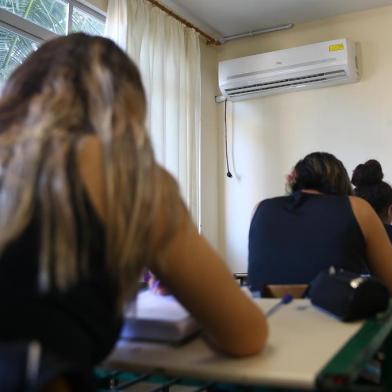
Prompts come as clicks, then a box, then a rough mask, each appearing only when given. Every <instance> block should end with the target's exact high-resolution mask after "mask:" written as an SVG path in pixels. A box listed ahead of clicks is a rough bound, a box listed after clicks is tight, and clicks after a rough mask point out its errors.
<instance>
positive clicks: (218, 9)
mask: <svg viewBox="0 0 392 392" xmlns="http://www.w3.org/2000/svg"><path fill="white" fill-rule="evenodd" d="M161 2H162V3H163V4H164V5H166V6H167V7H169V8H171V9H172V10H173V11H174V12H176V13H177V14H179V15H180V16H182V17H184V18H186V19H187V20H189V21H190V22H192V23H193V24H194V25H196V26H197V27H199V28H200V29H201V30H203V31H205V32H206V33H208V34H210V35H212V36H213V37H215V38H217V39H219V40H221V41H223V40H224V37H228V36H232V35H237V34H243V33H248V32H251V31H257V30H260V29H265V28H271V27H275V26H279V25H284V24H288V23H294V24H297V23H303V22H309V21H312V20H317V19H323V18H328V17H331V16H336V15H340V14H346V13H349V12H354V11H362V10H366V9H370V8H376V7H381V6H386V5H392V0H161Z"/></svg>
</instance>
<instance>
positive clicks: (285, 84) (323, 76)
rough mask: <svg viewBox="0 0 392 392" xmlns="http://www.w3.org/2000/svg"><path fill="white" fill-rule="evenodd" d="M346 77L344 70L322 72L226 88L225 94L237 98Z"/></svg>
mask: <svg viewBox="0 0 392 392" xmlns="http://www.w3.org/2000/svg"><path fill="white" fill-rule="evenodd" d="M346 76H347V74H346V72H345V71H344V70H339V71H331V72H323V73H318V74H314V75H307V76H301V77H296V78H288V79H281V80H276V81H273V82H264V83H257V84H252V85H249V86H246V87H240V88H228V89H226V93H227V95H228V96H229V97H234V96H238V95H240V94H252V93H259V92H263V91H268V90H274V89H280V88H296V87H299V86H303V85H306V84H315V83H317V82H321V81H328V80H332V79H337V78H340V79H343V78H345V77H346Z"/></svg>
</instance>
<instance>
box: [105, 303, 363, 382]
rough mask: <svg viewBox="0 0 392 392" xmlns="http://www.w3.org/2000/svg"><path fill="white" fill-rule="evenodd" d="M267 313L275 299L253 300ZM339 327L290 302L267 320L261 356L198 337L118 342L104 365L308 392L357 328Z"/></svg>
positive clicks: (311, 309) (358, 324)
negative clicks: (230, 352)
mask: <svg viewBox="0 0 392 392" xmlns="http://www.w3.org/2000/svg"><path fill="white" fill-rule="evenodd" d="M256 302H257V303H258V304H259V305H260V307H261V308H262V309H263V310H264V311H266V310H268V309H269V308H271V307H272V306H273V305H274V304H276V303H277V302H278V300H276V299H257V300H256ZM361 325H362V322H356V323H342V322H339V321H338V320H336V319H335V318H333V317H331V316H329V315H328V314H326V313H324V312H322V311H320V310H318V309H317V308H315V307H313V306H312V305H311V304H310V302H309V301H308V300H304V299H301V300H294V301H293V302H292V303H290V304H288V305H284V306H282V307H281V308H280V309H279V310H278V311H277V312H276V313H274V314H273V315H272V316H271V317H270V318H269V326H270V336H269V340H268V344H267V347H266V348H265V349H264V351H263V352H262V353H260V354H259V355H256V356H254V357H251V358H244V359H233V358H228V357H227V356H224V355H221V354H218V353H216V352H215V351H213V350H212V349H211V348H210V347H209V346H208V345H207V344H206V343H205V342H204V340H203V339H202V338H197V339H194V340H192V341H190V342H188V343H186V344H184V345H182V346H180V347H173V346H169V345H165V344H157V343H144V342H143V343H142V342H125V341H120V342H118V344H117V345H116V347H115V349H114V350H113V352H112V353H111V355H110V356H109V357H108V359H107V360H106V361H105V366H109V367H114V368H117V369H123V370H130V371H143V372H153V373H163V374H168V375H175V376H182V377H188V378H189V377H191V378H192V377H193V378H198V379H202V380H215V381H221V382H229V383H238V384H253V385H268V386H276V387H292V388H302V389H312V388H313V387H314V386H315V380H316V377H317V374H318V372H319V371H320V370H321V369H322V368H323V366H324V365H325V364H326V363H327V361H328V360H329V359H331V358H332V356H333V355H334V354H335V353H336V352H337V351H338V350H339V349H340V348H341V347H342V346H343V344H344V343H346V342H347V341H348V340H349V339H350V338H351V337H352V336H353V335H354V334H355V333H356V332H357V331H358V329H359V328H360V327H361Z"/></svg>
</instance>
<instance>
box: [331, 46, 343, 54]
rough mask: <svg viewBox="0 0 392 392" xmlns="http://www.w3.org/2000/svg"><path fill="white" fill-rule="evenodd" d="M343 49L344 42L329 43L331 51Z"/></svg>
mask: <svg viewBox="0 0 392 392" xmlns="http://www.w3.org/2000/svg"><path fill="white" fill-rule="evenodd" d="M343 49H344V44H333V45H329V51H330V52H337V51H338V50H343Z"/></svg>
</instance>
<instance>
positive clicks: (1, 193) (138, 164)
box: [0, 34, 177, 301]
mask: <svg viewBox="0 0 392 392" xmlns="http://www.w3.org/2000/svg"><path fill="white" fill-rule="evenodd" d="M144 117H145V96H144V91H143V87H142V82H141V79H140V75H139V72H138V70H137V68H136V66H135V65H134V64H133V63H132V62H131V61H130V60H129V59H128V58H127V56H126V55H125V54H124V53H123V52H122V51H121V50H120V49H119V48H118V47H117V46H116V45H115V44H114V43H113V42H112V41H110V40H107V39H104V38H100V37H90V36H87V35H85V34H72V35H69V36H67V37H61V38H58V39H55V40H53V41H50V42H48V43H46V44H44V45H43V46H42V47H41V48H40V49H38V51H37V52H35V53H34V54H32V55H31V56H30V58H28V59H27V60H26V62H25V63H24V64H23V65H22V66H20V67H19V68H18V69H17V70H16V71H15V72H14V74H13V75H12V76H11V77H10V79H9V81H8V82H7V84H6V86H5V88H4V91H3V97H2V100H1V102H0V164H1V174H0V180H1V183H0V251H4V249H5V248H6V247H7V245H8V244H10V242H11V241H13V240H14V239H15V238H17V237H18V236H19V235H20V234H21V233H22V232H23V230H24V229H25V228H26V226H27V225H28V223H29V222H30V221H31V219H32V216H33V212H34V211H35V209H36V208H37V206H39V207H40V208H39V211H40V223H41V224H40V227H41V243H40V244H39V249H40V255H39V276H38V282H39V287H40V288H41V289H42V290H48V289H50V288H51V287H57V288H59V289H66V288H68V287H69V286H70V285H72V284H73V283H75V282H76V281H77V280H78V278H79V275H80V271H83V273H87V274H88V272H89V265H88V260H87V256H86V257H85V258H83V260H81V259H80V257H78V255H80V254H83V252H84V253H85V249H79V247H82V248H83V247H84V246H85V244H81V245H80V244H79V245H78V240H77V227H76V222H75V214H74V209H75V208H77V209H79V210H80V211H82V210H83V206H82V205H81V201H80V200H76V202H77V205H76V206H75V205H74V204H75V203H73V202H72V197H71V196H72V195H71V194H72V191H73V189H76V188H77V187H80V186H81V184H80V182H79V181H78V180H77V177H75V181H76V182H75V183H72V184H70V180H69V176H68V172H67V168H68V163H67V162H69V157H70V155H71V153H72V151H73V148H74V145H75V143H76V142H77V140H78V139H79V138H80V137H82V136H84V135H96V137H97V138H98V139H99V141H100V143H101V145H102V151H103V177H104V181H105V188H106V194H105V199H106V211H107V214H106V221H105V229H106V246H105V249H106V255H105V256H106V263H107V268H108V272H109V273H110V274H111V275H112V276H113V279H114V280H115V281H116V285H117V287H118V289H119V300H120V301H122V300H124V299H125V298H127V297H128V296H129V295H130V294H132V293H133V292H134V291H135V287H136V280H137V277H138V276H139V274H140V272H141V268H142V265H143V264H144V263H146V262H147V261H149V259H152V258H153V257H156V252H157V249H156V248H157V247H158V246H159V244H158V242H156V244H155V245H154V242H153V241H151V235H152V231H153V225H154V219H155V216H156V214H157V213H158V209H159V208H160V206H161V204H162V203H161V202H160V200H162V198H163V197H170V195H169V194H170V192H172V193H173V194H176V192H177V190H176V189H175V185H174V183H170V186H167V187H166V188H165V187H164V186H162V183H160V182H159V181H160V175H159V172H158V169H157V165H156V163H155V160H154V155H153V152H152V148H151V144H150V141H149V139H148V137H147V134H146V132H145V129H144V125H143V124H144ZM165 189H166V190H165ZM162 192H166V193H167V195H166V196H164V195H162ZM174 218H175V212H174ZM173 222H175V219H173ZM87 223H88V222H87ZM87 223H85V224H87ZM173 225H174V223H173ZM173 225H172V227H171V228H170V227H169V228H168V233H170V232H173V227H174V226H173ZM88 229H89V228H88V227H82V230H88Z"/></svg>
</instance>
